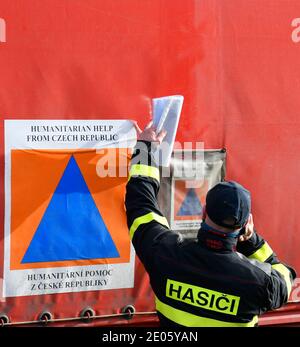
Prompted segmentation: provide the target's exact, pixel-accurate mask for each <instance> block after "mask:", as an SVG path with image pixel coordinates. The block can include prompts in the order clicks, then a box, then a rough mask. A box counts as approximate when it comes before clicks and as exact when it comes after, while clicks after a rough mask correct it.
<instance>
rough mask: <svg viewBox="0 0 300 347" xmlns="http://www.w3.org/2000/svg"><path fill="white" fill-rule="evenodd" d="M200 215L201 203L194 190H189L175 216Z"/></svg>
mask: <svg viewBox="0 0 300 347" xmlns="http://www.w3.org/2000/svg"><path fill="white" fill-rule="evenodd" d="M201 213H202V206H201V202H200V200H199V198H198V196H197V194H196V192H195V189H194V188H190V189H189V190H188V192H187V194H186V197H185V198H184V200H183V203H182V205H181V206H180V209H179V211H178V213H177V216H198V215H201Z"/></svg>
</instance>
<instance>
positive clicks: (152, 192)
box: [125, 141, 171, 269]
mask: <svg viewBox="0 0 300 347" xmlns="http://www.w3.org/2000/svg"><path fill="white" fill-rule="evenodd" d="M159 186H160V174H159V169H158V167H157V165H156V163H155V161H154V159H153V156H152V154H151V143H150V142H145V141H138V142H137V145H136V147H135V149H134V152H133V155H132V159H131V166H130V171H129V180H128V183H127V186H126V196H125V207H126V214H127V225H128V229H129V233H130V238H131V240H132V243H133V246H134V248H135V251H136V253H137V255H138V257H139V258H140V260H141V261H142V262H143V263H144V265H145V267H146V269H147V265H148V264H149V262H150V261H151V257H153V256H154V251H155V249H156V247H155V246H156V245H157V244H159V242H160V240H161V239H162V238H164V237H165V236H166V233H171V231H170V230H169V225H168V221H167V219H166V218H165V217H164V216H163V214H162V212H161V211H160V209H159V207H158V203H157V194H158V191H159Z"/></svg>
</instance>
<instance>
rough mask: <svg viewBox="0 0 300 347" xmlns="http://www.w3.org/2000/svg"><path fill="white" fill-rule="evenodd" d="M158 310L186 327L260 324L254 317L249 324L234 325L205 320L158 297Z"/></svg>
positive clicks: (232, 324) (156, 300)
mask: <svg viewBox="0 0 300 347" xmlns="http://www.w3.org/2000/svg"><path fill="white" fill-rule="evenodd" d="M155 304H156V310H157V311H158V312H160V313H161V314H162V315H163V316H165V317H166V318H168V319H170V320H171V321H172V322H175V323H177V324H180V325H183V326H185V327H224V328H227V327H254V326H255V325H256V324H257V322H258V317H257V316H254V317H253V319H252V320H251V321H250V322H248V323H235V322H234V323H232V322H224V321H221V320H217V319H211V318H205V317H200V316H197V315H194V314H192V313H188V312H185V311H182V310H178V309H177V308H174V307H172V306H169V305H167V304H165V303H163V302H161V301H160V300H159V299H158V298H157V297H156V298H155Z"/></svg>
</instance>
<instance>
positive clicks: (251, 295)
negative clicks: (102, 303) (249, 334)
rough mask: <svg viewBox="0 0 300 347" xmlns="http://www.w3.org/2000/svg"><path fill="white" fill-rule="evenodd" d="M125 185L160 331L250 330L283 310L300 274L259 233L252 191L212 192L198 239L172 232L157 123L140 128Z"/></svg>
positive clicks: (227, 185) (235, 187)
mask: <svg viewBox="0 0 300 347" xmlns="http://www.w3.org/2000/svg"><path fill="white" fill-rule="evenodd" d="M136 129H137V133H138V142H137V145H136V147H135V149H134V153H133V156H132V160H131V167H130V172H129V181H128V183H127V187H126V199H125V205H126V212H127V223H128V228H129V232H130V237H131V240H132V243H133V246H134V248H135V250H136V254H137V256H138V257H139V259H140V260H141V261H142V263H143V264H144V267H145V269H146V271H147V272H148V274H149V277H150V283H151V287H152V289H153V291H154V293H155V304H156V310H157V314H158V317H159V320H160V324H161V326H168V327H171V326H187V327H207V326H209V327H253V326H256V325H257V322H258V316H259V315H260V314H262V313H264V312H266V311H269V310H274V309H276V308H279V307H281V306H282V305H284V304H285V303H286V302H287V301H288V298H289V295H290V292H291V288H292V283H293V280H294V279H295V277H296V273H295V270H294V269H293V268H292V267H290V266H288V265H286V264H283V263H282V262H280V261H279V259H278V258H277V256H276V254H275V253H274V252H273V250H272V249H271V247H270V245H269V244H268V243H267V242H266V241H265V240H264V239H263V238H262V237H261V236H260V235H259V234H258V233H257V232H256V230H255V229H254V223H253V218H252V215H251V213H250V211H251V198H250V193H249V191H248V190H246V189H245V188H244V187H243V186H241V185H240V184H238V183H236V182H220V183H218V184H217V185H215V186H214V187H213V188H212V189H210V190H209V192H208V193H207V197H206V206H205V207H204V209H203V217H202V218H203V220H202V224H201V228H200V230H199V231H198V235H197V238H196V239H184V238H183V237H182V236H181V235H180V234H178V233H176V232H174V231H172V230H170V228H169V225H168V221H167V220H166V218H165V217H164V216H163V214H162V212H161V211H160V209H159V206H158V203H157V194H158V191H159V185H160V183H159V182H160V177H159V169H158V167H157V166H156V164H155V161H154V159H153V156H152V149H153V145H154V144H155V145H157V144H159V143H161V142H162V140H163V138H164V136H165V135H166V133H165V132H164V131H162V132H160V133H159V134H158V135H156V132H155V128H154V126H153V125H152V123H150V124H148V126H147V127H146V128H145V129H144V131H141V129H140V128H139V127H138V125H137V124H136Z"/></svg>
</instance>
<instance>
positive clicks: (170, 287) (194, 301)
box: [166, 279, 240, 316]
mask: <svg viewBox="0 0 300 347" xmlns="http://www.w3.org/2000/svg"><path fill="white" fill-rule="evenodd" d="M166 297H168V298H171V299H173V300H177V301H181V302H184V303H186V304H188V305H193V306H196V307H201V308H202V309H205V310H211V311H216V312H221V313H224V314H229V315H233V316H236V315H237V312H238V308H239V303H240V297H239V296H235V295H231V294H226V293H221V292H217V291H216V290H211V289H208V288H204V287H198V286H194V285H191V284H188V283H183V282H178V281H174V280H170V279H168V280H167V284H166Z"/></svg>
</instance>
